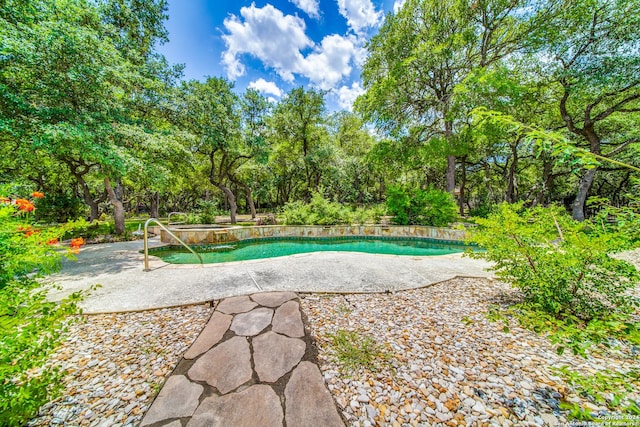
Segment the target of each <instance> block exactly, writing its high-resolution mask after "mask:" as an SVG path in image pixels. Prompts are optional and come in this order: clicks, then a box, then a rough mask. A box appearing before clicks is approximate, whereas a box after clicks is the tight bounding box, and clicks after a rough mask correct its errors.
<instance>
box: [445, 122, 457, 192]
mask: <svg viewBox="0 0 640 427" xmlns="http://www.w3.org/2000/svg"><path fill="white" fill-rule="evenodd" d="M444 115H445V116H446V112H445V114H444ZM444 137H445V139H446V140H447V142H448V143H449V147H450V148H451V149H453V145H452V138H453V122H451V121H450V120H445V122H444ZM446 183H447V184H446V185H447V191H448V192H449V193H451V194H453V195H455V192H456V156H454V155H448V156H447V172H446Z"/></svg>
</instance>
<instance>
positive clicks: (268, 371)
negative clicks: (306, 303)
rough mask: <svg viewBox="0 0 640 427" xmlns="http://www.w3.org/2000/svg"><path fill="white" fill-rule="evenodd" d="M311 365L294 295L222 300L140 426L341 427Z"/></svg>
mask: <svg viewBox="0 0 640 427" xmlns="http://www.w3.org/2000/svg"><path fill="white" fill-rule="evenodd" d="M176 333H179V331H176ZM315 360H316V356H315V350H314V347H313V345H312V343H311V339H310V337H309V335H307V334H306V333H305V329H304V325H303V322H302V314H301V311H300V304H299V302H298V298H297V295H296V294H295V293H293V292H265V293H258V294H253V295H249V296H238V297H232V298H227V299H223V300H221V301H220V302H219V304H218V305H217V307H216V309H215V311H214V312H213V314H212V316H211V319H210V320H209V323H208V324H207V326H206V327H205V328H204V330H203V331H202V333H201V334H200V336H198V338H197V339H196V341H195V342H194V343H193V345H192V346H191V348H189V350H188V351H187V352H186V353H185V355H184V358H183V359H182V360H181V361H180V363H179V364H178V366H177V367H176V369H175V371H174V372H173V374H172V375H171V376H170V377H169V378H168V380H167V381H166V383H165V384H164V387H163V388H162V390H161V391H160V393H159V394H158V396H157V397H156V399H155V401H154V402H153V404H152V405H151V408H150V409H149V411H148V412H147V414H146V415H145V417H144V418H143V420H142V423H141V424H140V425H141V427H147V426H148V427H160V426H167V427H183V426H186V427H196V426H198V427H199V426H203V427H204V426H208V427H209V426H210V427H215V426H224V427H245V426H246V427H254V426H261V427H269V426H280V427H281V426H285V425H286V426H287V427H296V426H305V427H314V426H322V427H333V426H344V421H343V419H342V417H341V415H340V413H339V411H338V408H337V406H336V404H335V402H334V400H333V398H332V397H331V394H330V393H329V390H328V389H327V388H326V386H325V383H324V380H323V378H322V374H321V373H320V369H319V368H318V366H317V364H316V362H315ZM285 423H286V424H285Z"/></svg>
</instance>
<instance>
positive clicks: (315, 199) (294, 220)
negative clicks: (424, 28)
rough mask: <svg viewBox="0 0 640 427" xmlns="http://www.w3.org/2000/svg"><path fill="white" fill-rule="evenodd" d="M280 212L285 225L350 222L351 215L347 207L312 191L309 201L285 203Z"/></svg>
mask: <svg viewBox="0 0 640 427" xmlns="http://www.w3.org/2000/svg"><path fill="white" fill-rule="evenodd" d="M282 214H283V216H284V222H285V224H287V225H312V224H315V225H337V224H350V223H351V215H352V214H351V210H350V209H349V208H348V207H346V206H343V205H341V204H340V203H337V202H332V201H330V200H327V199H325V198H324V196H323V195H322V193H320V192H316V193H313V195H312V196H311V202H310V203H307V204H305V203H304V202H300V201H296V202H290V203H287V204H286V205H285V206H284V210H283V212H282Z"/></svg>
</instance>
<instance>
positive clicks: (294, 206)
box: [282, 201, 312, 225]
mask: <svg viewBox="0 0 640 427" xmlns="http://www.w3.org/2000/svg"><path fill="white" fill-rule="evenodd" d="M282 216H283V217H284V223H285V224H287V225H308V224H312V222H311V213H310V212H309V208H308V206H307V205H306V204H305V203H304V202H302V201H295V202H289V203H287V204H286V205H284V209H283V211H282Z"/></svg>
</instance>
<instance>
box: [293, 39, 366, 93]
mask: <svg viewBox="0 0 640 427" xmlns="http://www.w3.org/2000/svg"><path fill="white" fill-rule="evenodd" d="M355 50H356V47H355V46H354V44H353V42H352V41H351V40H350V39H349V38H347V37H342V36H339V35H337V34H333V35H330V36H326V37H325V38H324V39H322V43H321V45H320V46H318V47H317V48H316V49H315V51H314V52H313V53H311V54H309V55H308V56H307V57H306V58H305V59H304V61H303V62H302V64H301V69H300V73H301V74H302V75H304V76H306V77H308V78H309V80H311V82H313V83H314V84H315V85H317V86H319V87H320V88H321V89H325V90H327V89H331V88H332V87H334V86H335V85H336V84H337V83H338V82H339V81H340V80H342V78H343V77H345V76H348V75H349V74H350V73H351V65H350V63H351V59H352V58H353V56H354V54H355Z"/></svg>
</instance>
